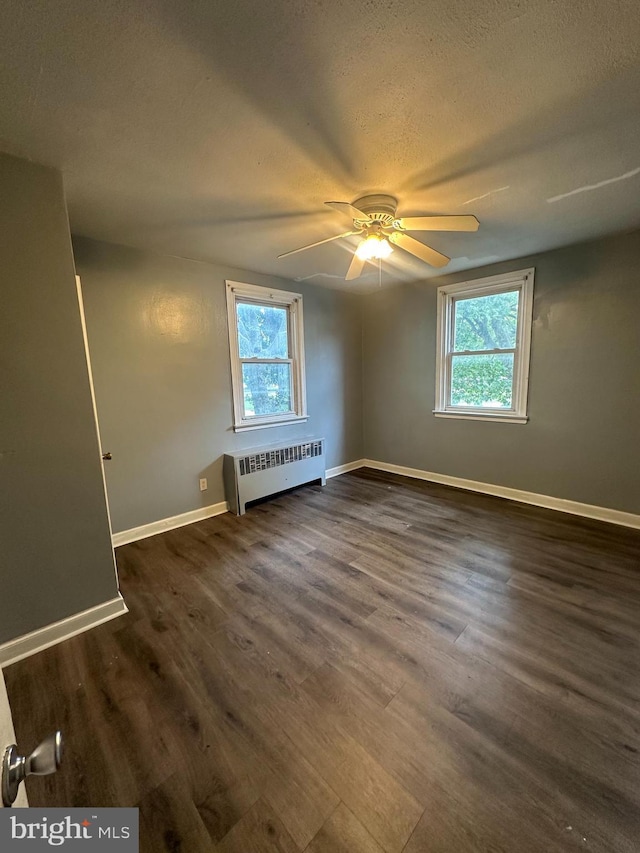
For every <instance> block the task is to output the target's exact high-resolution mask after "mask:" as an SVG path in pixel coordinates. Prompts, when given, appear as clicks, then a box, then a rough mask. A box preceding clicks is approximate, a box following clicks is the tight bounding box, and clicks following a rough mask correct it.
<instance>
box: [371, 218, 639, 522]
mask: <svg viewBox="0 0 640 853" xmlns="http://www.w3.org/2000/svg"><path fill="white" fill-rule="evenodd" d="M529 266H534V267H535V269H536V276H535V297H534V321H533V339H532V350H531V372H530V384H529V415H530V421H529V422H528V423H527V424H525V425H520V424H502V423H493V422H491V423H488V422H480V421H462V420H449V419H442V418H436V417H434V415H433V414H432V409H433V407H434V394H435V354H436V338H435V336H436V288H437V287H438V286H439V285H441V284H444V283H449V282H454V281H464V280H468V279H473V278H477V277H481V276H488V275H492V274H497V273H501V272H507V271H510V270H517V269H522V268H525V267H529ZM363 329H364V404H363V405H364V409H363V412H364V421H363V424H364V451H365V456H366V457H367V458H369V459H375V460H379V461H384V462H390V463H394V464H397V465H405V466H409V467H412V468H419V469H422V470H426V471H433V472H437V473H441V474H448V475H451V476H455V477H464V478H467V479H471V480H480V481H482V482H486V483H493V484H498V485H503V486H510V487H512V488H517V489H523V490H526V491H531V492H536V493H539V494H544V495H552V496H554V497H559V498H566V499H570V500H576V501H582V502H584V503H590V504H596V505H599V506H605V507H611V508H614V509H619V510H626V511H628V512H635V513H638V512H640V369H639V368H640V358H639V356H640V232H635V233H633V234H627V235H622V236H618V237H613V238H608V239H606V240H600V241H597V242H592V243H585V244H583V245H578V246H572V247H570V248H566V249H559V250H557V251H553V252H547V253H545V254H540V255H535V256H531V257H526V258H521V259H518V260H514V261H510V262H508V263H500V264H495V265H492V266H488V267H484V268H482V269H479V270H475V271H467V272H465V273H458V274H456V275H451V276H446V277H442V278H439V279H431V280H430V281H429V282H428V283H418V284H411V285H405V286H399V287H397V288H395V289H391V290H385V291H382V292H380V293H377V294H375V295H372V296H369V297H367V298H366V299H365V301H364V317H363Z"/></svg>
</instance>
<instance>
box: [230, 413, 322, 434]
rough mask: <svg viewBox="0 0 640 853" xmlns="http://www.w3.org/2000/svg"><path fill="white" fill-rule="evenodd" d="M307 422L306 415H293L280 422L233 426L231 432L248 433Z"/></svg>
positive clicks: (307, 417)
mask: <svg viewBox="0 0 640 853" xmlns="http://www.w3.org/2000/svg"><path fill="white" fill-rule="evenodd" d="M308 420H309V416H308V415H300V416H297V415H293V416H292V417H290V418H286V419H285V420H280V421H262V422H261V423H249V424H234V426H233V431H234V432H249V431H251V430H254V429H267V427H279V426H288V425H289V424H300V423H304V422H305V421H308Z"/></svg>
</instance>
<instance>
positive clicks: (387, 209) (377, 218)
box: [353, 195, 398, 228]
mask: <svg viewBox="0 0 640 853" xmlns="http://www.w3.org/2000/svg"><path fill="white" fill-rule="evenodd" d="M353 206H354V207H357V208H358V210H361V211H362V212H363V213H366V214H367V216H368V217H369V219H368V220H367V219H354V220H353V224H354V225H355V226H356V227H357V228H366V226H367V225H371V220H373V221H374V222H377V223H379V224H380V225H383V226H385V227H390V226H392V225H393V222H394V220H395V218H396V208H397V207H398V201H397V199H395V198H394V197H393V196H392V195H365V196H362V198H359V199H358V200H357V201H354V202H353Z"/></svg>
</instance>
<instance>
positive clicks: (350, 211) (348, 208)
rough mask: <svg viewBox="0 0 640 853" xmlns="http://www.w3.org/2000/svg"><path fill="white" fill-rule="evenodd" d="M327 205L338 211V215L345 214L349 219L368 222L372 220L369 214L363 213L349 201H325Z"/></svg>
mask: <svg viewBox="0 0 640 853" xmlns="http://www.w3.org/2000/svg"><path fill="white" fill-rule="evenodd" d="M325 204H328V205H329V207H332V208H333V209H334V210H337V211H338V213H344V214H345V215H346V216H348V217H349V219H366V220H367V221H369V219H370V217H369V214H368V213H363V212H362V211H361V210H358V208H357V207H354V206H353V205H352V204H349V202H347V201H325Z"/></svg>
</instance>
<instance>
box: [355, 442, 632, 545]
mask: <svg viewBox="0 0 640 853" xmlns="http://www.w3.org/2000/svg"><path fill="white" fill-rule="evenodd" d="M360 467H363V468H374V469H376V470H377V471H387V472H388V473H390V474H402V475H403V476H404V477H413V478H414V479H417V480H429V482H431V483H440V484H442V485H443V486H454V488H456V489H467V491H471V492H482V494H485V495H494V496H495V497H498V498H507V499H508V500H511V501H517V502H518V503H523V504H531V505H533V506H541V507H544V508H545V509H555V510H558V511H559V512H568V513H570V514H571V515H580V516H583V517H584V518H594V519H596V520H597V521H608V522H610V523H611V524H621V525H623V526H624V527H633V528H636V529H640V515H635V514H634V513H632V512H623V511H622V510H618V509H609V508H608V507H604V506H593V505H592V504H583V503H580V502H579V501H569V500H564V499H563V498H553V497H551V496H550V495H538V494H536V493H535V492H524V491H522V490H521V489H511V488H509V487H507V486H496V485H493V484H492V483H481V482H479V481H478V480H465V479H463V478H462V477H450V476H448V475H447V474H435V473H434V472H433V471H421V470H420V469H419V468H406V467H405V466H404V465H392V464H391V463H388V462H377V461H375V460H374V459H363V460H362V465H361V466H360Z"/></svg>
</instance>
